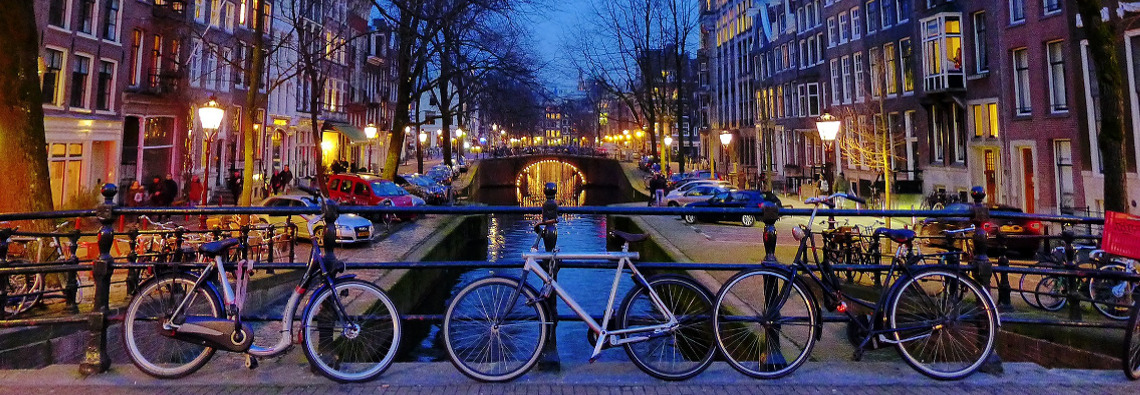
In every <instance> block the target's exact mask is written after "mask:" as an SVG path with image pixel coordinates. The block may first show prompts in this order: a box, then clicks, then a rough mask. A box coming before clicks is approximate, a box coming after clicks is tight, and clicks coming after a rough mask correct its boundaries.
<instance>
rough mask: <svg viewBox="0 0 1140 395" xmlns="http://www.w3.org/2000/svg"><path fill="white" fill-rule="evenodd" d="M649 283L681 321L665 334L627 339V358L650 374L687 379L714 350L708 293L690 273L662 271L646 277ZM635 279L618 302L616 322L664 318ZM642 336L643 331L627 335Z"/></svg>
mask: <svg viewBox="0 0 1140 395" xmlns="http://www.w3.org/2000/svg"><path fill="white" fill-rule="evenodd" d="M646 282H648V283H649V286H650V287H652V289H653V291H654V292H655V293H656V294H657V296H658V297H659V298H660V299H661V302H662V303H664V305H665V307H666V308H668V309H669V311H671V312H672V313H673V315H674V317H676V319H677V321H678V322H679V323H680V326H678V327H677V329H676V330H670V331H667V332H666V333H664V334H661V335H658V334H651V335H650V336H649V339H647V340H644V341H640V342H634V343H626V344H625V345H624V348H625V352H626V354H627V355H629V359H630V361H633V363H634V365H637V367H638V368H640V369H641V370H642V371H644V372H645V373H648V374H649V375H650V376H653V377H656V378H659V379H662V380H671V381H678V380H685V379H688V378H691V377H693V376H696V375H698V374H700V373H701V372H703V371H704V370H705V369H707V368H708V367H709V365H710V364H712V360H713V356H715V355H716V340H715V335H713V330H712V311H713V310H712V303H713V301H712V296H711V295H710V293H709V291H708V290H706V289H705V288H704V287H702V286H701V285H700V284H698V283H697V282H696V281H693V280H692V279H690V278H686V277H681V276H674V275H661V276H654V277H652V278H649V279H647V280H646ZM648 289H649V288H646V287H645V286H642V285H637V286H635V287H633V289H630V290H629V293H627V294H626V296H625V299H624V300H622V303H621V307H619V308H618V312H617V316H618V321H617V322H618V325H619V327H620V328H631V327H638V326H650V325H660V324H665V323H666V321H665V317H664V316H663V315H662V313H661V312H660V311H658V310H657V307H656V305H655V304H654V303H653V300H652V298H651V297H650V294H649V292H648ZM639 335H641V336H644V335H645V333H641V334H631V335H629V336H633V337H636V336H639Z"/></svg>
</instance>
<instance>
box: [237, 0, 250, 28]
mask: <svg viewBox="0 0 1140 395" xmlns="http://www.w3.org/2000/svg"><path fill="white" fill-rule="evenodd" d="M239 1H240V2H239V3H238V9H237V20H238V25H241V26H244V27H249V21H247V18H246V15H248V14H247V12H248V9H249V4H246V2H247V1H249V0H239Z"/></svg>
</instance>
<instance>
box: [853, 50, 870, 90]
mask: <svg viewBox="0 0 1140 395" xmlns="http://www.w3.org/2000/svg"><path fill="white" fill-rule="evenodd" d="M851 62H852V63H854V64H855V93H853V94H854V95H855V102H856V103H862V102H863V100H864V98H865V96H866V94H867V92H866V88H865V87H864V85H863V83H864V81H863V80H864V78H863V53H862V52H856V53H855V54H854V55H851Z"/></svg>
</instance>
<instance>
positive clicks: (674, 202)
mask: <svg viewBox="0 0 1140 395" xmlns="http://www.w3.org/2000/svg"><path fill="white" fill-rule="evenodd" d="M726 191H729V189H728V187H727V186H722V185H716V184H697V185H696V186H694V187H693V188H688V189H685V190H683V191H682V190H680V189H675V190H673V191H671V192H669V194H668V195H665V205H666V206H669V207H679V206H684V205H686V204H689V203H694V202H699V201H704V200H709V198H710V197H712V196H714V195H716V194H718V193H721V192H726Z"/></svg>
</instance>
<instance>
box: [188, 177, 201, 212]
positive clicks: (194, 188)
mask: <svg viewBox="0 0 1140 395" xmlns="http://www.w3.org/2000/svg"><path fill="white" fill-rule="evenodd" d="M188 191H189V193H188V194H187V196H186V198H187V201H186V206H188V207H190V208H195V207H198V203H199V202H201V201H202V195H203V194H204V193H205V192H206V188H205V187H204V186H202V180H201V179H200V178H198V176H197V175H195V176H192V177H190V186H189V188H188Z"/></svg>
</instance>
